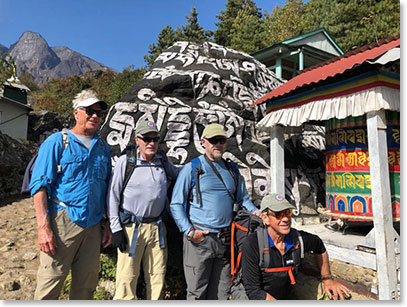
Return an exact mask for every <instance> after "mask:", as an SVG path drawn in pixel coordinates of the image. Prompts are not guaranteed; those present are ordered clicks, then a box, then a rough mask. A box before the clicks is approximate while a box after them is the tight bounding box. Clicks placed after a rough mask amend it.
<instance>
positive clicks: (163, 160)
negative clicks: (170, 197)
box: [157, 150, 175, 182]
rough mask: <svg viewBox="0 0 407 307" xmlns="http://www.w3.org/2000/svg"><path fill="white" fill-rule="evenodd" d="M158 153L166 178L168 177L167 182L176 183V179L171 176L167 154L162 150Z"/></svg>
mask: <svg viewBox="0 0 407 307" xmlns="http://www.w3.org/2000/svg"><path fill="white" fill-rule="evenodd" d="M157 153H158V154H159V157H160V161H161V165H162V167H163V169H164V172H165V176H166V177H167V181H168V182H173V181H175V178H173V177H172V176H171V172H170V169H169V167H168V165H169V162H168V156H167V155H166V153H165V152H164V151H162V150H159V151H158V152H157Z"/></svg>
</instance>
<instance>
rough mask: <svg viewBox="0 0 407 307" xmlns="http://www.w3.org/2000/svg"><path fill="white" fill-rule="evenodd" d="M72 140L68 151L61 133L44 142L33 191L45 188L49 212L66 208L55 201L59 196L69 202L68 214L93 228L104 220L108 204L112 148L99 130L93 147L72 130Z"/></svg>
mask: <svg viewBox="0 0 407 307" xmlns="http://www.w3.org/2000/svg"><path fill="white" fill-rule="evenodd" d="M68 140H69V144H68V146H67V147H66V148H65V150H64V151H63V150H62V137H61V133H60V132H58V133H54V134H53V135H51V136H49V137H48V138H47V139H46V140H45V141H44V143H43V144H42V145H41V147H40V149H39V152H38V157H37V160H36V162H35V166H34V169H33V173H32V176H31V181H30V192H31V195H34V194H35V193H37V192H38V190H39V189H41V188H42V187H45V188H46V191H47V196H48V201H47V213H48V214H55V213H56V212H58V211H60V210H62V209H64V207H63V206H61V205H59V204H57V203H55V202H54V201H52V199H56V200H58V201H60V202H63V203H65V204H66V210H67V213H68V216H69V217H70V219H71V220H72V221H73V222H74V223H76V224H78V225H80V226H82V227H91V226H93V225H95V224H97V223H98V222H99V221H100V220H101V218H102V216H103V211H104V207H105V204H106V192H107V185H108V183H109V179H110V173H111V168H112V164H111V155H110V149H109V146H108V145H107V143H106V142H104V141H103V140H102V139H100V138H99V136H98V135H97V134H96V133H95V135H94V136H93V139H92V145H91V147H90V149H89V150H88V149H87V148H86V147H85V145H83V144H82V142H81V141H79V140H78V139H77V138H76V137H75V136H74V135H73V134H72V133H71V132H68ZM102 142H103V143H102ZM61 156H62V157H61ZM59 163H60V164H61V166H62V172H61V173H60V174H58V173H57V166H58V164H59Z"/></svg>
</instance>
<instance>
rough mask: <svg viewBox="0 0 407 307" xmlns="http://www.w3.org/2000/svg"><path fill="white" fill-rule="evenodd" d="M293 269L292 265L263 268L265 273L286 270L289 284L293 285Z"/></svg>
mask: <svg viewBox="0 0 407 307" xmlns="http://www.w3.org/2000/svg"><path fill="white" fill-rule="evenodd" d="M293 270H294V267H292V266H283V267H279V268H266V269H264V271H265V272H266V273H271V272H284V271H287V272H288V276H289V277H290V281H291V284H292V285H295V278H294V274H293Z"/></svg>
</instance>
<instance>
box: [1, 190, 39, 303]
mask: <svg viewBox="0 0 407 307" xmlns="http://www.w3.org/2000/svg"><path fill="white" fill-rule="evenodd" d="M0 217H1V219H0V299H2V300H32V299H33V298H34V291H35V285H36V283H35V280H36V273H37V268H38V264H39V259H38V256H39V249H38V247H37V226H36V223H37V222H36V219H35V211H34V207H33V202H32V199H31V198H26V199H22V200H19V201H16V202H12V203H10V204H8V205H4V206H2V207H0Z"/></svg>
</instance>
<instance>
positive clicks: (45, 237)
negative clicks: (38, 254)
mask: <svg viewBox="0 0 407 307" xmlns="http://www.w3.org/2000/svg"><path fill="white" fill-rule="evenodd" d="M38 245H39V247H40V250H41V251H42V252H44V253H46V254H47V255H49V256H52V255H55V250H56V248H57V244H56V241H55V236H54V233H53V232H52V230H51V229H50V228H49V227H46V226H45V227H38Z"/></svg>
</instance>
